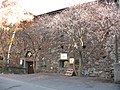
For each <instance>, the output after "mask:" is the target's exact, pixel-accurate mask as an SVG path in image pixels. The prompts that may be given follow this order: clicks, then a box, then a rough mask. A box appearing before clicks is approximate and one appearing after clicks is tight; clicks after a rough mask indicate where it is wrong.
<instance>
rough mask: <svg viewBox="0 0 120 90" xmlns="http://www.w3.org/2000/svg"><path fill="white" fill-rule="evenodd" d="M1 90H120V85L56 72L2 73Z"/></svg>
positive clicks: (0, 79) (0, 76)
mask: <svg viewBox="0 0 120 90" xmlns="http://www.w3.org/2000/svg"><path fill="white" fill-rule="evenodd" d="M0 90H120V85H119V84H114V83H103V82H100V81H94V80H92V79H89V78H85V77H84V78H83V77H66V76H60V75H54V74H29V75H28V74H26V75H15V74H9V75H7V74H0Z"/></svg>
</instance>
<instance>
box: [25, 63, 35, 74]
mask: <svg viewBox="0 0 120 90" xmlns="http://www.w3.org/2000/svg"><path fill="white" fill-rule="evenodd" d="M27 65H28V74H32V73H34V69H33V62H27Z"/></svg>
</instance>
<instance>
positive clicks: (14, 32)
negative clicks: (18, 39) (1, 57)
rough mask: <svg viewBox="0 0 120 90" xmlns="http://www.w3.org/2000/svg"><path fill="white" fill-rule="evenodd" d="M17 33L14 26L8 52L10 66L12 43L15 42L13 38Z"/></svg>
mask: <svg viewBox="0 0 120 90" xmlns="http://www.w3.org/2000/svg"><path fill="white" fill-rule="evenodd" d="M15 34H16V28H14V31H13V34H12V38H11V41H10V44H9V48H8V54H7V65H8V68H9V67H10V51H11V47H12V44H13V40H14V38H15Z"/></svg>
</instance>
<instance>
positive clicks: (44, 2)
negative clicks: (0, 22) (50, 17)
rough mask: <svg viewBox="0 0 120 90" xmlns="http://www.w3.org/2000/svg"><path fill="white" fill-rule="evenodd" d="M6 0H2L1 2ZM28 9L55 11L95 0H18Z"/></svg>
mask: <svg viewBox="0 0 120 90" xmlns="http://www.w3.org/2000/svg"><path fill="white" fill-rule="evenodd" d="M2 1H4V0H0V3H1V2H2ZM10 1H14V0H10ZM17 1H19V3H20V5H21V6H22V7H23V8H24V9H26V11H28V12H30V13H32V14H34V15H40V14H44V13H47V12H51V11H55V10H58V9H62V8H65V7H70V6H73V5H74V4H79V3H81V4H82V3H86V2H91V1H95V0H17Z"/></svg>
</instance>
